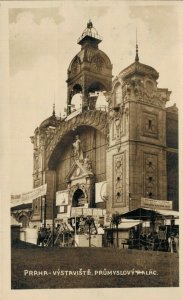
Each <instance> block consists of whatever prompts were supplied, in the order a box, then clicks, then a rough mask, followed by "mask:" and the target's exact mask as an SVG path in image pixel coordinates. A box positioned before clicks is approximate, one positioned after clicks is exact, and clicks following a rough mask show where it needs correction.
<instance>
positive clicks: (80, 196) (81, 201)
mask: <svg viewBox="0 0 183 300" xmlns="http://www.w3.org/2000/svg"><path fill="white" fill-rule="evenodd" d="M86 203H87V199H86V197H85V194H84V192H83V191H82V190H81V189H77V190H76V191H75V193H74V195H73V198H72V206H73V207H78V206H84V205H85V204H86Z"/></svg>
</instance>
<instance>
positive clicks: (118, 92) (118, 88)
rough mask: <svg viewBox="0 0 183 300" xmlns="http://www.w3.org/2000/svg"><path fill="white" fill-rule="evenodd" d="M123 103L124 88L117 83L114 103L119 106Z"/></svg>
mask: <svg viewBox="0 0 183 300" xmlns="http://www.w3.org/2000/svg"><path fill="white" fill-rule="evenodd" d="M121 102H122V88H121V84H120V83H117V84H116V86H115V90H114V103H115V105H118V104H120V103H121Z"/></svg>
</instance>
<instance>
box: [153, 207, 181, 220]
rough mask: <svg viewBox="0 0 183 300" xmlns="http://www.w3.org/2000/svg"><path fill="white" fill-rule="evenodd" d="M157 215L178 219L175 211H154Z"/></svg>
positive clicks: (177, 213)
mask: <svg viewBox="0 0 183 300" xmlns="http://www.w3.org/2000/svg"><path fill="white" fill-rule="evenodd" d="M155 211H157V212H158V213H159V214H161V215H163V216H169V217H176V218H178V217H179V212H178V211H176V210H164V209H156V210H155Z"/></svg>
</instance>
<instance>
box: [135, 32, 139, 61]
mask: <svg viewBox="0 0 183 300" xmlns="http://www.w3.org/2000/svg"><path fill="white" fill-rule="evenodd" d="M135 61H136V62H138V61H139V51H138V44H137V27H136V55H135Z"/></svg>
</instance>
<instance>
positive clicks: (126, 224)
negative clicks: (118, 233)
mask: <svg viewBox="0 0 183 300" xmlns="http://www.w3.org/2000/svg"><path fill="white" fill-rule="evenodd" d="M141 223H143V222H142V221H141V220H132V219H122V220H121V223H120V224H119V225H118V229H130V228H132V227H135V226H137V225H139V224H141ZM106 229H111V227H107V228H106ZM115 229H116V226H115V225H114V227H113V230H115Z"/></svg>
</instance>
